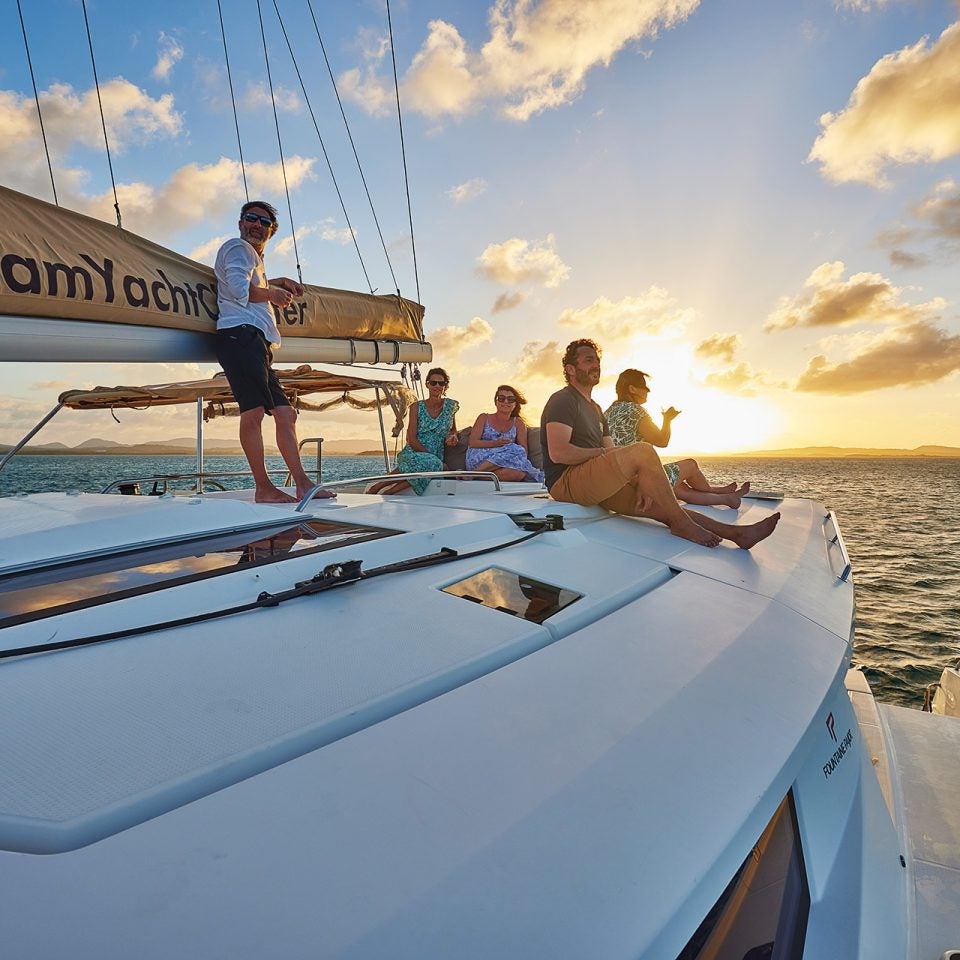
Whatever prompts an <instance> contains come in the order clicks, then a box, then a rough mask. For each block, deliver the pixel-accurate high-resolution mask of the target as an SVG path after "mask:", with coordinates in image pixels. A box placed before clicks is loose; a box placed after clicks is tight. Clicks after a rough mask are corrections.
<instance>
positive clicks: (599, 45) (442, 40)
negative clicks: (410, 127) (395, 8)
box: [340, 0, 700, 121]
mask: <svg viewBox="0 0 960 960" xmlns="http://www.w3.org/2000/svg"><path fill="white" fill-rule="evenodd" d="M699 3H700V0H634V2H631V3H624V2H623V0H589V2H587V0H495V2H494V3H493V6H491V7H490V10H489V13H488V22H489V24H490V36H489V39H488V40H487V41H486V42H485V43H484V44H483V46H482V47H481V48H480V49H479V51H474V50H471V49H470V47H469V46H468V44H467V42H466V41H465V40H464V38H463V37H462V36H461V34H460V32H459V30H458V29H457V28H456V27H455V26H454V25H453V24H451V23H448V22H446V21H444V20H432V21H431V22H430V24H429V26H428V33H427V37H426V39H425V40H424V42H423V45H422V46H421V48H420V50H419V51H418V52H417V53H416V55H415V56H414V58H413V61H412V63H411V65H410V68H409V69H408V70H407V72H406V74H405V76H404V80H403V87H404V90H403V96H404V101H405V102H406V103H408V104H409V105H410V106H411V108H412V109H415V110H418V111H420V112H421V113H424V114H426V115H427V116H430V117H442V116H449V117H461V116H464V115H465V114H467V113H469V112H471V111H473V110H476V109H478V108H479V107H480V106H481V105H483V104H485V103H487V102H491V103H495V104H497V105H498V106H499V108H500V110H501V111H502V113H503V114H504V115H505V116H507V117H510V118H512V119H514V120H520V121H523V120H527V119H529V118H530V117H531V116H533V115H534V114H537V113H540V112H541V111H543V110H548V109H551V108H555V107H558V106H561V105H563V104H565V103H569V102H570V101H571V100H573V99H574V98H575V97H576V96H577V95H578V94H579V93H580V92H581V91H582V90H583V87H584V84H585V82H586V77H587V74H588V73H589V72H590V70H592V69H593V68H595V67H598V66H604V67H606V66H609V65H610V63H611V62H612V61H613V59H614V58H615V57H616V56H617V54H619V53H620V51H621V50H623V49H624V47H626V46H627V45H629V44H637V43H639V42H641V41H643V40H652V39H654V38H655V37H656V36H657V34H658V33H659V32H660V30H662V29H670V28H672V27H674V26H676V25H677V24H680V23H682V22H683V21H684V20H686V19H687V18H688V17H689V16H690V15H691V14H692V13H693V12H694V10H696V9H697V7H698V6H699ZM381 49H383V48H381ZM380 55H381V56H382V53H381V54H380ZM340 82H341V89H342V90H344V92H345V93H346V94H347V95H349V96H351V97H352V98H353V99H355V100H356V101H357V102H359V103H361V104H362V105H363V106H364V107H365V108H366V109H368V110H371V111H372V110H374V109H379V108H380V107H381V105H382V104H383V102H384V100H385V99H386V97H387V92H386V84H385V83H384V81H383V80H382V79H380V77H379V76H378V71H377V69H376V56H375V55H373V54H369V55H368V58H367V63H366V64H365V66H364V68H363V69H362V70H360V69H357V70H353V71H349V72H348V73H347V74H345V75H344V76H342V77H341V78H340Z"/></svg>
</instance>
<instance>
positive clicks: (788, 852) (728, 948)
mask: <svg viewBox="0 0 960 960" xmlns="http://www.w3.org/2000/svg"><path fill="white" fill-rule="evenodd" d="M809 911H810V891H809V889H808V887H807V877H806V871H805V870H804V866H803V851H802V850H801V848H800V836H799V832H798V830H797V818H796V812H795V810H794V806H793V798H792V795H791V794H787V796H786V798H785V799H784V801H783V803H781V804H780V806H779V807H778V808H777V812H776V813H775V814H774V815H773V819H772V820H771V821H770V823H769V824H767V828H766V830H764V831H763V834H762V835H761V836H760V839H759V840H758V841H757V842H756V845H755V846H754V848H753V849H752V850H751V851H750V853H749V855H748V856H747V858H746V860H744V861H743V864H742V865H741V866H740V869H739V870H738V871H737V872H736V874H735V876H734V877H733V879H732V880H731V881H730V883H729V884H728V885H727V888H726V889H725V890H724V891H723V893H722V894H721V895H720V899H719V900H717V902H716V903H715V904H714V905H713V907H712V909H711V910H710V912H709V913H708V914H707V916H706V918H705V919H704V921H703V922H702V923H701V924H700V926H699V927H698V928H697V931H696V933H694V935H693V936H692V937H691V938H690V940H689V942H688V943H687V945H686V946H685V947H684V948H683V950H681V951H680V954H679V955H678V957H677V960H694V958H696V960H800V958H801V957H802V956H803V943H804V938H805V936H806V931H807V915H808V914H809Z"/></svg>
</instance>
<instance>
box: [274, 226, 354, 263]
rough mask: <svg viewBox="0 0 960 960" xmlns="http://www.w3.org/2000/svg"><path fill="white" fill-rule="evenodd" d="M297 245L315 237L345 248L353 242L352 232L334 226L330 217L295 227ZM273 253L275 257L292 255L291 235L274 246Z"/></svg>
mask: <svg viewBox="0 0 960 960" xmlns="http://www.w3.org/2000/svg"><path fill="white" fill-rule="evenodd" d="M296 233H297V243H302V242H303V241H304V240H306V239H307V237H311V236H315V237H319V238H320V239H321V240H325V241H328V242H331V243H338V244H340V245H341V246H346V245H347V244H349V243H352V242H353V232H352V231H351V230H350V228H349V227H338V226H336V224H335V222H334V220H333V218H332V217H327V218H326V219H324V220H321V221H320V222H319V223H311V224H304V225H303V226H300V227H297V231H296ZM273 250H274V253H275V254H276V255H277V256H286V255H287V254H288V253H293V234H288V235H287V236H285V237H284V238H283V239H282V240H280V241H279V242H278V243H276V244H274V247H273Z"/></svg>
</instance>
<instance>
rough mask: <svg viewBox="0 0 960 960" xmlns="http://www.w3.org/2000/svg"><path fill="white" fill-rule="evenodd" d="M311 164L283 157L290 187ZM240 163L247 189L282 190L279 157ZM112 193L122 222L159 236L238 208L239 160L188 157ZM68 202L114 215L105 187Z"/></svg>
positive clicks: (109, 216) (304, 176) (240, 194)
mask: <svg viewBox="0 0 960 960" xmlns="http://www.w3.org/2000/svg"><path fill="white" fill-rule="evenodd" d="M313 164H314V160H313V159H309V158H304V157H299V156H294V157H288V158H287V159H286V172H287V182H288V184H289V185H290V188H291V190H293V189H296V187H298V186H300V185H301V184H302V183H303V182H304V181H305V180H307V179H308V178H309V177H310V176H312V172H311V171H312V167H313ZM246 168H247V183H248V184H249V185H250V189H251V192H252V193H254V194H262V195H266V196H270V195H276V194H282V192H283V171H282V169H281V167H280V164H279V162H278V163H248V164H247V165H246ZM117 196H118V197H119V199H120V209H121V211H122V213H123V225H124V227H126V228H127V229H129V230H133V231H134V232H135V233H144V234H148V235H149V236H150V237H151V239H155V240H161V241H162V240H163V239H165V238H167V237H170V236H173V235H175V234H176V233H178V232H179V231H181V230H183V229H184V228H185V227H188V226H191V225H192V224H194V223H202V222H204V221H206V220H211V219H217V218H219V217H223V216H224V215H226V214H228V213H230V212H231V211H233V210H235V209H236V210H239V205H240V203H242V202H243V197H244V192H243V178H242V174H241V169H240V163H239V162H238V161H236V160H232V159H229V158H228V157H221V158H220V159H219V160H218V161H217V162H216V163H210V164H196V163H190V164H187V165H186V166H183V167H180V168H179V169H178V170H175V171H174V172H173V174H172V175H171V177H170V179H169V180H167V182H166V183H163V184H161V185H160V186H158V187H154V186H151V185H149V184H146V183H119V184H117ZM69 205H70V206H72V207H74V209H77V210H80V211H81V212H83V213H88V214H89V215H90V216H94V217H99V218H100V219H102V220H107V221H111V220H113V219H114V214H113V193H112V192H111V191H106V192H104V193H102V194H100V195H99V196H96V197H83V196H79V197H75V198H73V201H72V202H71V203H70V204H69Z"/></svg>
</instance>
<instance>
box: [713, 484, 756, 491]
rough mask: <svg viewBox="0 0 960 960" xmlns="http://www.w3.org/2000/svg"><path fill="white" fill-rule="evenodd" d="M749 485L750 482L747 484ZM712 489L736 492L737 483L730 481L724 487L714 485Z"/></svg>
mask: <svg viewBox="0 0 960 960" xmlns="http://www.w3.org/2000/svg"><path fill="white" fill-rule="evenodd" d="M747 486H748V487H749V486H750V484H747ZM711 489H712V491H713V492H714V493H736V492H737V485H736V484H735V483H728V484H725V485H724V486H722V487H712V488H711Z"/></svg>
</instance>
